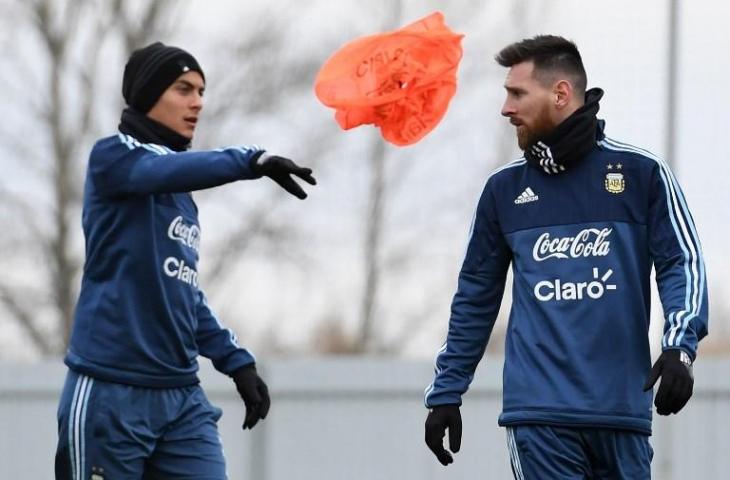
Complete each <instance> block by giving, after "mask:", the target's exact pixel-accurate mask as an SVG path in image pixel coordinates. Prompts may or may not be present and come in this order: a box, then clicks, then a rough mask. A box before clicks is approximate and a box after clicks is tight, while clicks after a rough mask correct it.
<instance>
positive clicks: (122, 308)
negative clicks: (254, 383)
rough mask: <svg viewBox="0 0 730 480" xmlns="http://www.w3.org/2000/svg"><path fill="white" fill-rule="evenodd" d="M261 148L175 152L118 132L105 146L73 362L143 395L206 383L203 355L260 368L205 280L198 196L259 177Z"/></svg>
mask: <svg viewBox="0 0 730 480" xmlns="http://www.w3.org/2000/svg"><path fill="white" fill-rule="evenodd" d="M260 152H261V150H259V149H258V148H246V147H232V148H227V149H221V150H217V151H215V152H209V151H208V152H182V153H176V152H172V151H171V150H170V149H168V148H167V147H164V146H160V145H154V144H148V143H142V142H139V141H137V140H136V139H135V138H133V137H131V136H129V135H124V134H121V133H120V134H118V135H114V136H111V137H107V138H103V139H101V140H99V141H98V142H97V143H96V144H95V145H94V147H93V149H92V151H91V155H90V158H89V165H88V171H87V176H86V184H85V189H84V206H83V229H84V234H85V237H86V263H85V264H84V271H83V279H82V284H81V292H80V295H79V301H78V304H77V308H76V314H75V320H74V326H73V331H72V334H71V341H70V346H69V348H68V352H67V355H66V358H65V363H66V364H67V365H68V366H69V367H70V368H71V369H72V370H74V371H76V372H78V373H81V374H85V375H88V376H91V377H94V378H98V379H101V380H105V381H109V382H116V383H124V384H129V385H137V386H143V387H164V388H172V387H183V386H187V385H192V384H195V383H197V382H198V378H197V375H196V372H197V370H198V363H197V357H198V355H199V354H200V355H203V356H205V357H208V358H210V359H211V360H212V362H213V365H214V366H215V368H216V369H217V370H219V371H221V372H223V373H226V374H230V373H232V372H233V371H234V370H236V369H238V368H240V367H241V366H244V365H246V364H250V363H253V362H254V357H253V356H252V355H251V353H249V352H248V351H247V350H246V349H244V348H242V347H241V346H239V345H238V343H237V341H236V337H235V335H234V334H233V332H232V331H230V330H228V329H226V328H224V327H223V326H222V325H221V324H220V322H219V321H218V319H217V318H216V316H215V314H214V313H213V312H212V311H211V309H210V307H209V306H208V304H207V301H206V297H205V294H204V293H203V291H202V290H201V288H200V285H199V281H198V251H199V248H200V238H201V230H200V224H199V223H198V209H197V207H196V205H195V202H194V201H193V198H192V196H191V195H190V193H188V192H190V191H193V190H200V189H204V188H209V187H213V186H216V185H221V184H224V183H228V182H233V181H236V180H241V179H247V178H258V177H257V176H256V175H254V173H253V172H252V171H251V161H252V159H255V158H256V156H257V155H258V154H260Z"/></svg>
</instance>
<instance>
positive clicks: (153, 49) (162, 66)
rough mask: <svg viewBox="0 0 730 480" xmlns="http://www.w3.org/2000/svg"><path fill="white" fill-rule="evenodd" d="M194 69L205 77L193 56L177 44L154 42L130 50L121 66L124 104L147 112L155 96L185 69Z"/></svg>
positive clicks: (185, 70) (186, 70) (162, 91)
mask: <svg viewBox="0 0 730 480" xmlns="http://www.w3.org/2000/svg"><path fill="white" fill-rule="evenodd" d="M191 70H192V71H196V72H198V73H200V75H201V76H202V77H203V80H205V75H204V74H203V69H201V68H200V65H198V62H197V60H195V57H193V56H192V55H190V54H189V53H188V52H186V51H185V50H183V49H181V48H177V47H168V46H167V45H164V44H162V43H161V42H155V43H153V44H151V45H147V46H146V47H143V48H140V49H138V50H135V51H134V52H132V55H131V56H130V57H129V61H127V65H126V66H125V67H124V79H123V81H122V95H123V96H124V100H125V101H126V102H127V105H129V106H130V107H132V108H133V109H134V110H137V111H138V112H141V113H147V112H149V111H150V109H151V108H152V107H153V106H154V105H155V103H157V100H158V99H159V98H160V97H161V96H162V94H163V93H164V92H165V90H167V87H169V86H170V85H172V84H173V82H174V81H175V80H177V78H178V77H179V76H180V75H182V74H183V73H185V72H189V71H191Z"/></svg>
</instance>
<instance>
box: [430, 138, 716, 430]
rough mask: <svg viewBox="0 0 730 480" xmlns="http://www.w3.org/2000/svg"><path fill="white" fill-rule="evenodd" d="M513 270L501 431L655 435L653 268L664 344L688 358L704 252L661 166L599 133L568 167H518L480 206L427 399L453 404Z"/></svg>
mask: <svg viewBox="0 0 730 480" xmlns="http://www.w3.org/2000/svg"><path fill="white" fill-rule="evenodd" d="M510 263H511V265H512V270H513V274H514V282H513V285H512V295H513V302H512V309H511V312H510V317H509V324H508V327H507V337H506V351H505V363H504V387H503V388H504V390H503V411H502V414H501V415H500V418H499V424H500V425H503V426H510V425H519V424H550V425H563V426H584V427H586V426H587V427H609V428H622V429H628V430H634V431H637V432H643V433H647V434H650V433H651V401H652V392H644V391H643V389H642V386H643V384H644V381H645V380H646V378H647V375H648V373H649V370H650V368H651V358H650V350H649V339H648V335H647V333H648V329H649V309H650V303H651V298H650V273H651V270H652V266H653V267H654V268H655V270H656V281H657V284H658V288H659V293H660V297H661V302H662V307H663V309H664V317H665V318H666V322H665V325H664V334H663V338H662V348H663V349H677V348H679V349H682V350H684V351H686V352H687V353H688V354H689V355H690V356H691V357H692V358H693V359H694V358H695V356H696V353H697V344H698V342H699V340H700V339H701V338H702V337H704V336H705V335H706V334H707V320H708V319H707V284H706V280H705V267H704V263H703V260H702V249H701V246H700V242H699V239H698V237H697V231H696V229H695V225H694V222H693V220H692V217H691V215H690V212H689V209H688V208H687V203H686V201H685V198H684V195H683V194H682V191H681V190H680V187H679V185H678V183H677V181H676V179H675V178H674V176H673V175H672V173H671V172H670V170H669V168H668V167H667V165H666V164H665V163H663V162H662V161H661V160H659V159H657V158H656V157H654V156H653V155H651V154H650V153H648V152H646V151H644V150H641V149H639V148H636V147H633V146H630V145H626V144H623V143H621V142H617V141H614V140H611V139H609V138H606V137H604V135H603V133H602V127H601V128H600V130H599V133H598V135H597V141H596V144H595V147H594V148H593V150H592V151H591V152H590V153H589V154H588V155H587V156H586V157H585V158H584V159H583V160H581V161H580V162H578V163H577V164H576V165H574V166H572V167H571V168H570V169H569V170H567V171H565V172H561V173H560V174H556V175H548V174H546V173H545V172H544V171H542V170H541V169H540V168H536V167H533V166H530V165H528V164H527V162H526V161H525V160H524V159H520V160H516V161H514V162H512V163H509V164H507V165H505V166H504V167H502V168H500V169H498V170H497V171H495V172H494V173H493V174H492V175H491V176H490V177H489V179H488V180H487V183H486V186H485V187H484V191H483V193H482V195H481V198H480V200H479V203H478V206H477V209H476V213H475V216H474V221H473V224H472V229H471V233H470V238H469V242H468V245H467V249H466V255H465V258H464V262H463V266H462V268H461V272H460V274H459V282H458V289H457V291H456V294H455V296H454V299H453V303H452V306H451V318H450V321H449V330H448V336H447V339H446V343H445V344H444V345H443V347H442V348H441V349H440V350H439V352H438V354H437V357H436V373H435V378H434V381H433V383H432V384H431V385H430V386H429V387H428V388H427V389H426V395H425V403H426V405H427V406H429V407H432V406H436V405H443V404H461V397H462V395H463V394H464V393H465V392H466V390H467V388H468V387H469V384H470V382H471V381H472V378H473V376H474V371H475V369H476V366H477V363H478V362H479V360H480V359H481V357H482V355H483V353H484V349H485V347H486V344H487V341H488V339H489V336H490V333H491V331H492V327H493V325H494V321H495V318H496V316H497V312H498V309H499V305H500V302H501V300H502V293H503V290H504V283H505V276H506V273H507V270H508V267H509V265H510Z"/></svg>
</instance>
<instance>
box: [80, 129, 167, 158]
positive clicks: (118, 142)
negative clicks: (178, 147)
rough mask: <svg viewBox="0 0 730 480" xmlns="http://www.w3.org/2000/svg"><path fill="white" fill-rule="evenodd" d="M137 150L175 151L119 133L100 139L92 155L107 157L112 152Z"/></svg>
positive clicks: (154, 151) (159, 153) (161, 152)
mask: <svg viewBox="0 0 730 480" xmlns="http://www.w3.org/2000/svg"><path fill="white" fill-rule="evenodd" d="M135 150H139V151H140V153H147V152H151V153H154V154H156V155H167V154H170V153H173V152H172V150H170V149H169V148H167V147H165V146H163V145H156V144H154V143H143V142H140V141H139V140H137V139H136V138H134V137H133V136H131V135H127V134H124V133H117V134H116V135H110V136H108V137H104V138H101V139H99V140H98V141H97V142H96V143H95V144H94V147H93V148H92V150H91V157H92V158H95V157H97V156H101V157H106V156H108V155H110V154H112V155H113V154H117V155H123V154H125V153H128V152H130V151H135Z"/></svg>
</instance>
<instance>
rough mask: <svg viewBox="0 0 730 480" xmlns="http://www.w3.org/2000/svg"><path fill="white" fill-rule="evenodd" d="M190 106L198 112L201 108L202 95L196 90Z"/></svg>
mask: <svg viewBox="0 0 730 480" xmlns="http://www.w3.org/2000/svg"><path fill="white" fill-rule="evenodd" d="M190 108H191V109H193V110H194V111H196V112H199V111H201V110H202V109H203V96H202V95H201V94H199V93H197V92H195V93H194V94H193V98H192V102H191V103H190Z"/></svg>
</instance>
